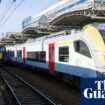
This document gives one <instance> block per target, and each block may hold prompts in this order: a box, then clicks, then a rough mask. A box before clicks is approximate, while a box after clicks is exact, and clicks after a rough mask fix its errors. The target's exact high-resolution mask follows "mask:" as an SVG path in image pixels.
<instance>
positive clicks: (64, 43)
mask: <svg viewBox="0 0 105 105" xmlns="http://www.w3.org/2000/svg"><path fill="white" fill-rule="evenodd" d="M69 44H73V42H58V43H56V45H58V46H61V45H62V46H63V45H69Z"/></svg>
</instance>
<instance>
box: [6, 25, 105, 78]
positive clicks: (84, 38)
mask: <svg viewBox="0 0 105 105" xmlns="http://www.w3.org/2000/svg"><path fill="white" fill-rule="evenodd" d="M6 51H7V54H8V58H9V61H11V62H16V63H19V64H22V65H23V66H29V67H32V68H40V69H38V70H43V71H46V72H48V73H50V74H52V75H55V74H61V75H62V76H75V77H103V76H104V74H105V24H102V23H93V24H89V25H86V26H84V27H83V28H76V29H71V30H64V31H61V32H58V33H53V34H51V35H46V36H43V37H40V38H36V39H28V40H27V41H26V43H22V44H16V45H7V46H6Z"/></svg>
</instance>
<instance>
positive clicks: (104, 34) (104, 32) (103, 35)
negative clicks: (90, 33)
mask: <svg viewBox="0 0 105 105" xmlns="http://www.w3.org/2000/svg"><path fill="white" fill-rule="evenodd" d="M99 32H100V34H101V36H102V38H103V40H104V43H105V30H99Z"/></svg>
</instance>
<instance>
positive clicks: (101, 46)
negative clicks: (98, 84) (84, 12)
mask: <svg viewBox="0 0 105 105" xmlns="http://www.w3.org/2000/svg"><path fill="white" fill-rule="evenodd" d="M84 30H85V33H86V35H84V39H85V40H86V42H87V43H88V44H89V47H90V52H91V56H92V59H93V60H94V65H93V66H94V67H95V68H96V75H97V77H103V76H105V23H93V24H90V25H87V26H86V27H85V29H84Z"/></svg>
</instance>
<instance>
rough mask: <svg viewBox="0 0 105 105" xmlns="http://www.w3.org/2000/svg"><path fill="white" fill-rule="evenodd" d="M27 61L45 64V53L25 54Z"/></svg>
mask: <svg viewBox="0 0 105 105" xmlns="http://www.w3.org/2000/svg"><path fill="white" fill-rule="evenodd" d="M27 60H31V61H37V62H46V52H45V51H40V52H27Z"/></svg>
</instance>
